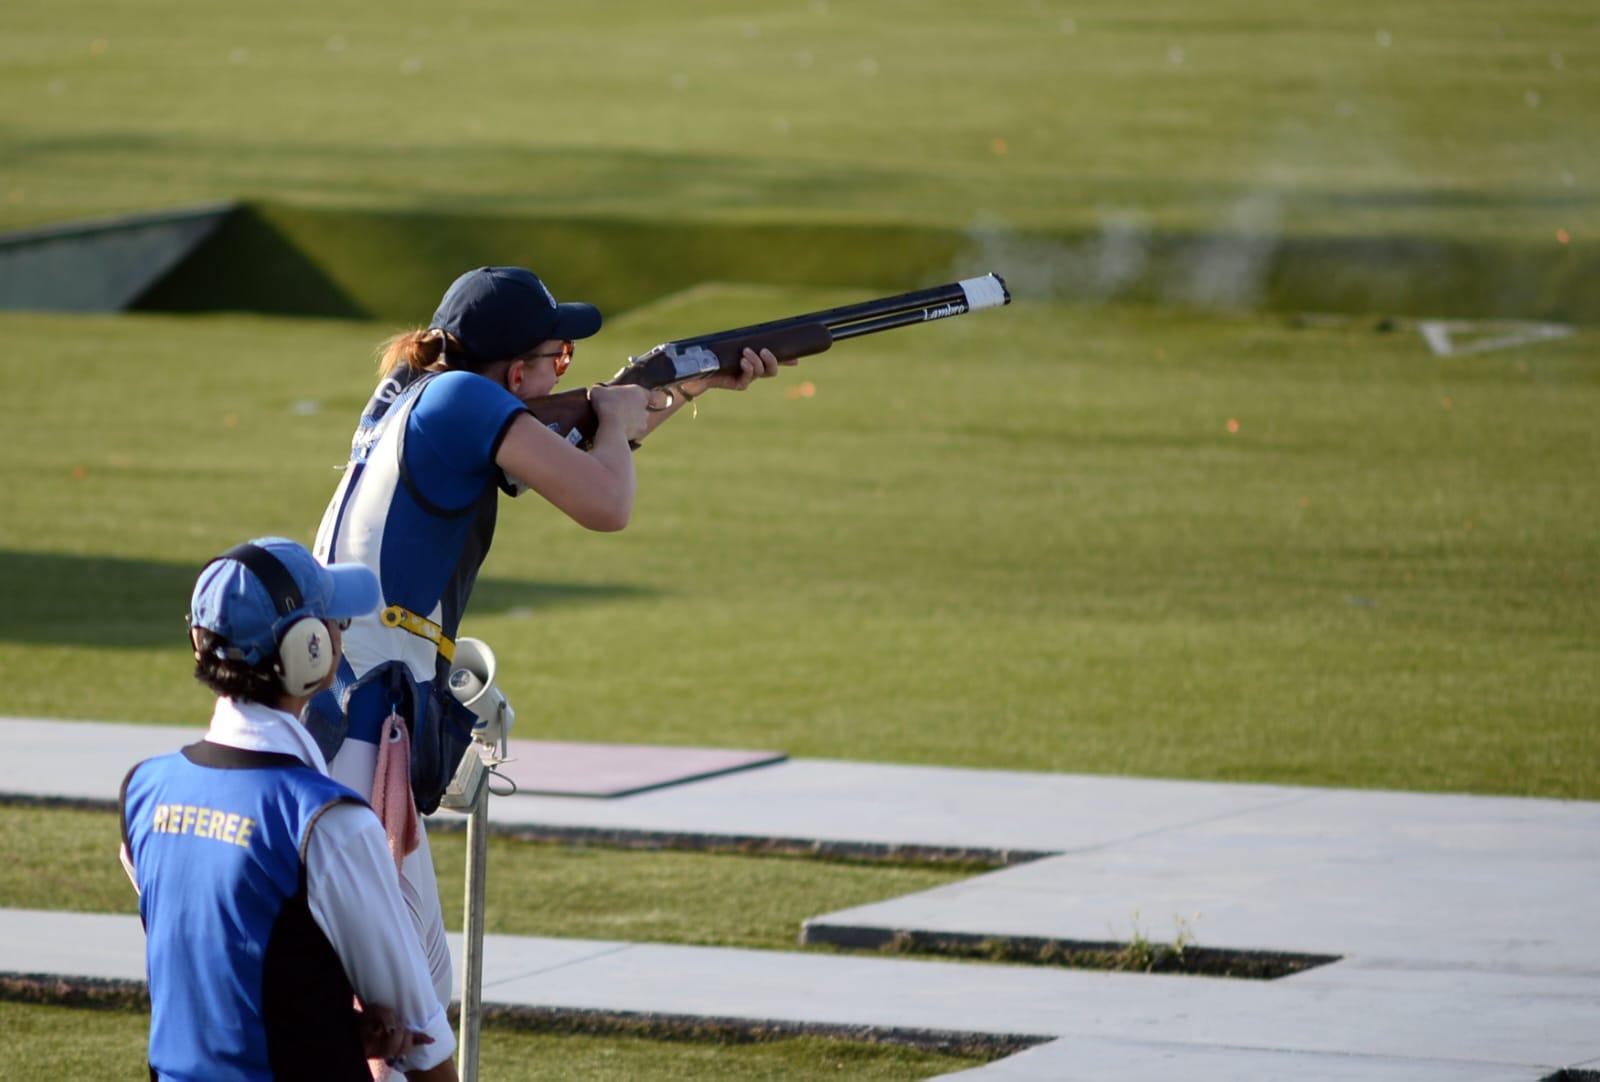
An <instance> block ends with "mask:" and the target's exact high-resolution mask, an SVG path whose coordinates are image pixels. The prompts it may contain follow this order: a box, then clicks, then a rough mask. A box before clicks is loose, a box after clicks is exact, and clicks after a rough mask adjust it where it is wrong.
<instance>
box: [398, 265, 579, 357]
mask: <svg viewBox="0 0 1600 1082" xmlns="http://www.w3.org/2000/svg"><path fill="white" fill-rule="evenodd" d="M428 329H429V330H443V331H449V332H450V333H451V334H453V335H455V336H456V338H457V339H458V340H459V341H460V342H461V344H462V346H464V347H465V348H466V351H467V359H468V360H470V361H475V362H477V363H478V364H489V363H490V362H492V361H508V360H510V359H512V358H513V357H520V356H522V355H523V354H524V353H527V352H528V351H529V350H531V349H532V348H533V347H534V346H536V345H538V344H539V343H540V342H543V341H545V340H546V339H549V338H561V339H578V338H588V337H589V336H590V335H592V334H594V333H595V332H596V331H598V330H599V329H600V309H598V308H596V307H595V306H594V305H592V304H583V303H581V302H576V303H568V304H557V303H556V299H555V297H553V296H551V295H550V290H549V289H547V288H546V287H545V284H544V283H543V282H541V281H539V277H538V275H536V274H534V273H533V272H532V271H528V270H523V269H522V268H521V267H479V268H478V269H477V270H470V271H468V272H467V273H465V274H463V275H462V276H461V277H460V278H457V279H456V280H455V281H454V282H452V283H451V284H450V288H449V289H447V290H446V291H445V294H444V299H442V300H441V301H440V302H439V310H438V311H437V312H435V313H433V321H432V322H431V323H429V324H428Z"/></svg>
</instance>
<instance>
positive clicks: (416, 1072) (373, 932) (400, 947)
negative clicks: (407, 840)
mask: <svg viewBox="0 0 1600 1082" xmlns="http://www.w3.org/2000/svg"><path fill="white" fill-rule="evenodd" d="M377 605H378V584H377V581H376V579H375V578H374V576H373V574H372V572H371V571H369V570H367V569H366V568H365V567H362V566H360V565H353V564H336V565H333V566H331V567H325V566H323V565H322V564H319V563H318V562H317V561H316V559H315V558H313V557H312V555H311V553H310V552H308V551H307V550H306V549H305V548H304V547H303V546H301V545H298V544H295V543H294V542H292V541H287V540H284V539H282V538H264V539H260V540H257V541H254V542H251V543H248V544H244V545H240V546H238V547H236V548H233V549H230V550H229V551H227V552H225V553H223V554H222V555H221V556H219V557H217V558H216V559H215V560H213V561H211V562H210V563H209V564H207V565H206V566H205V568H204V569H202V570H201V572H200V577H199V580H198V581H197V582H196V584H195V588H194V594H193V597H192V599H191V602H190V610H189V624H190V641H191V645H192V646H193V648H194V657H195V676H196V678H197V679H198V680H199V681H200V682H201V683H203V684H205V685H206V686H207V687H209V688H210V689H211V690H212V691H214V692H216V695H217V701H216V707H215V709H214V711H213V713H212V715H211V727H210V729H209V730H208V731H207V733H206V735H205V738H204V739H202V740H200V741H199V742H197V743H194V744H190V745H189V746H188V747H185V748H183V749H182V750H181V751H178V752H175V753H173V754H171V755H165V756H161V757H159V758H155V759H149V760H146V761H145V762H142V763H140V764H139V765H137V766H135V767H134V768H133V769H132V770H131V771H129V773H128V776H127V778H126V780H125V781H124V782H123V787H122V796H121V801H120V803H121V808H122V836H123V850H122V859H123V863H124V865H125V866H126V868H127V870H128V875H129V877H130V878H131V879H132V880H133V883H134V886H135V888H136V889H137V890H138V892H139V915H140V917H141V919H142V920H143V921H144V926H145V935H146V974H147V978H148V981H149V987H150V1007H151V1017H150V1046H149V1060H150V1077H151V1078H152V1079H171V1080H195V1082H200V1080H204V1082H234V1080H238V1082H256V1080H269V1079H328V1080H346V1079H348V1080H349V1082H371V1078H372V1074H371V1072H370V1070H369V1067H368V1064H367V1058H368V1056H372V1057H374V1058H378V1059H386V1060H388V1061H389V1063H390V1064H391V1065H393V1066H395V1067H396V1068H398V1069H399V1070H401V1071H403V1072H405V1075H406V1077H407V1078H409V1079H413V1080H427V1082H436V1080H445V1082H448V1080H453V1079H455V1078H456V1071H455V1067H454V1065H453V1064H452V1062H451V1059H450V1056H451V1053H452V1052H453V1051H454V1049H455V1040H454V1038H453V1037H452V1035H451V1032H450V1027H449V1025H448V1023H447V1021H446V1018H445V1011H444V1007H443V1005H442V1004H441V1003H440V1002H439V998H438V996H437V994H436V993H435V991H434V986H433V981H432V980H431V979H430V977H429V973H428V966H427V962H426V961H425V960H424V958H423V954H422V949H421V946H420V945H419V943H418V940H417V933H416V930H415V927H414V923H413V921H412V919H411V917H410V915H409V914H408V913H407V911H406V907H405V904H404V903H403V902H402V900H401V896H400V889H399V882H398V877H397V876H396V874H395V866H394V861H393V859H392V858H391V857H390V855H389V851H388V848H387V842H386V839H385V836H384V832H383V828H382V827H381V826H380V825H379V823H378V819H377V816H376V815H374V814H373V812H372V809H371V808H370V807H369V806H368V805H367V803H366V802H365V801H364V800H362V799H361V797H359V796H357V795H356V794H355V793H354V792H352V791H351V790H349V789H348V788H346V787H345V786H343V785H341V784H339V783H338V782H336V781H334V780H333V779H332V778H331V777H329V776H328V764H327V762H326V761H325V760H324V758H323V755H322V753H321V751H320V750H319V749H318V747H317V744H316V742H315V741H314V740H312V739H311V737H310V734H308V733H307V731H306V730H305V728H304V727H303V726H302V725H301V724H300V722H299V720H298V718H299V714H300V711H301V708H302V707H303V706H304V705H305V703H306V701H307V700H308V699H309V698H310V697H311V696H312V695H314V694H316V693H317V692H318V691H320V690H322V689H323V688H324V687H326V686H327V685H328V683H329V682H330V681H331V680H332V678H333V674H334V672H335V669H336V666H337V664H338V661H339V657H340V648H341V641H340V633H341V630H342V625H345V624H348V622H349V620H350V619H351V618H352V617H356V616H360V615H363V614H365V613H368V612H371V611H373V610H374V609H375V608H376V607H377ZM358 997H359V1000H360V1003H361V1004H362V1005H363V1009H358V1008H357V1006H356V1000H357V998H358Z"/></svg>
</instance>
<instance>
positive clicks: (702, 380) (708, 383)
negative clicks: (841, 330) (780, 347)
mask: <svg viewBox="0 0 1600 1082" xmlns="http://www.w3.org/2000/svg"><path fill="white" fill-rule="evenodd" d="M798 363H799V362H798V361H793V360H789V361H780V360H778V358H777V357H775V356H773V353H772V350H770V349H764V350H762V351H761V352H760V353H757V352H756V351H755V350H753V349H747V350H745V351H744V353H743V354H741V355H740V357H739V373H738V375H735V374H734V373H732V372H716V373H713V374H712V375H709V376H700V377H697V378H695V379H686V380H684V381H683V382H682V383H680V384H679V385H678V386H680V387H681V388H683V391H684V393H685V394H687V395H688V396H690V397H691V398H698V397H699V396H700V395H701V394H702V393H704V392H706V391H709V390H712V389H721V390H724V391H742V390H744V389H745V388H746V387H748V386H750V385H751V384H752V383H754V382H755V381H756V380H758V379H767V378H769V377H771V376H776V375H777V374H778V366H779V365H784V366H785V367H788V366H791V365H795V364H798Z"/></svg>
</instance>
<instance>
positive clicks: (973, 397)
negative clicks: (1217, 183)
mask: <svg viewBox="0 0 1600 1082" xmlns="http://www.w3.org/2000/svg"><path fill="white" fill-rule="evenodd" d="M837 299H838V297H837V296H836V295H830V294H820V293H802V292H781V291H771V290H757V291H741V290H738V289H732V288H729V289H722V290H709V291H699V292H697V293H695V294H694V295H693V296H691V297H689V298H687V299H685V300H684V301H683V302H682V303H680V304H678V305H671V306H659V307H657V308H654V309H652V310H650V311H648V312H645V313H641V314H640V315H639V316H638V317H636V318H632V319H622V320H619V321H617V322H616V323H615V324H613V326H612V327H611V329H610V330H608V331H607V332H606V334H605V335H604V336H603V338H602V339H601V340H600V341H599V342H597V343H595V344H593V345H590V344H585V346H584V348H583V350H581V351H580V353H579V358H580V361H581V362H582V364H583V368H582V371H581V372H580V373H579V375H580V376H581V377H583V378H589V377H597V376H600V375H602V374H604V373H605V372H606V371H607V370H608V368H609V366H610V365H611V364H613V363H615V362H614V360H610V359H607V358H608V357H609V358H615V357H617V356H619V355H621V354H623V353H626V352H628V351H630V350H636V349H637V348H638V346H639V344H642V343H648V342H652V341H655V340H657V339H659V338H661V337H665V336H669V335H671V334H682V333H685V332H686V331H689V330H693V329H695V328H699V327H704V326H708V325H711V326H714V325H717V324H719V323H724V322H730V321H737V320H744V319H747V318H755V317H757V316H759V315H761V314H770V313H776V312H783V311H786V310H792V309H798V308H805V307H816V306H820V305H823V304H825V303H828V302H830V301H834V300H837ZM378 330H379V328H375V327H373V326H371V325H366V324H343V323H336V322H330V321H299V322H295V321H269V320H256V319H243V318H202V319H181V318H170V317H133V318H120V319H82V318H67V317H55V316H23V315H17V316H8V317H4V318H0V334H3V335H5V336H7V337H8V338H10V339H12V340H15V339H18V338H23V339H26V340H29V341H31V342H35V343H37V345H36V347H35V348H34V349H33V350H31V351H29V352H28V353H27V354H22V353H11V354H8V355H6V357H5V358H4V359H3V360H0V372H3V374H4V378H5V379H6V381H7V384H8V386H9V387H11V388H12V393H11V394H10V395H8V396H7V397H6V398H5V399H4V401H3V402H0V425H3V427H4V430H5V431H6V432H7V433H9V434H10V435H9V451H10V453H9V454H8V455H7V457H6V458H5V459H4V461H3V462H0V478H3V479H4V487H5V490H6V491H7V493H8V494H9V497H10V506H11V509H12V513H11V514H10V515H8V516H7V517H6V518H5V520H4V521H3V523H0V553H3V555H0V576H4V582H3V585H4V589H5V593H6V595H7V596H8V597H11V598H13V602H12V604H13V616H14V619H13V620H12V621H11V623H10V625H9V631H8V632H7V633H6V634H5V636H4V637H3V640H0V667H3V668H4V670H5V671H6V672H10V673H17V674H22V673H26V674H27V678H26V679H13V680H10V681H7V682H6V683H5V684H4V690H3V691H0V711H3V712H6V713H16V714H40V713H42V714H48V715H58V716H68V717H88V718H117V719H121V718H125V719H130V720H140V721H163V722H174V721H185V720H187V721H199V720H203V718H204V716H205V714H206V711H207V706H206V701H207V700H206V697H205V695H204V694H203V692H202V691H201V689H199V688H198V687H197V686H195V685H193V684H192V683H191V682H190V681H189V680H188V676H187V672H188V662H187V657H186V654H185V650H184V647H183V645H182V641H183V640H182V634H183V633H182V613H183V611H184V606H185V602H186V597H187V592H188V589H189V584H190V583H191V582H192V576H193V573H194V568H195V567H196V566H198V565H199V564H200V563H201V562H202V561H203V560H204V559H206V558H207V557H208V556H209V555H210V554H211V553H213V552H216V551H219V550H220V549H221V548H223V547H225V546H226V545H227V544H229V543H231V542H232V541H234V540H236V539H238V538H239V537H242V536H246V535H250V534H261V533H283V534H287V535H289V536H294V537H299V538H302V539H304V540H308V541H309V540H310V536H311V532H312V531H313V529H314V526H315V523H316V520H317V518H318V517H319V515H320V513H321V508H322V505H323V503H324V501H325V499H326V498H327V494H328V493H329V492H331V490H332V487H333V484H334V481H335V479H336V476H337V475H336V474H335V472H334V470H333V467H334V466H335V465H336V464H337V463H338V462H339V460H340V459H341V457H342V448H343V447H344V445H345V440H346V438H347V433H348V429H349V428H350V427H351V424H352V420H351V419H352V417H353V416H354V414H355V413H356V412H357V411H358V410H359V406H360V402H361V401H362V399H363V397H364V395H365V393H366V389H367V387H368V384H369V382H370V380H371V376H372V372H371V369H370V367H369V364H368V350H369V347H370V345H371V343H372V341H373V340H374V339H375V338H376V337H377V333H376V332H377V331H378ZM806 381H809V382H810V383H811V384H812V386H813V388H814V394H813V395H812V396H811V397H790V393H791V392H793V391H795V390H797V389H798V388H799V387H800V386H801V384H802V383H803V382H806ZM1597 389H1600V373H1597V370H1596V368H1595V366H1594V364H1593V351H1592V346H1591V345H1590V342H1589V338H1588V336H1587V335H1586V334H1580V335H1579V336H1577V337H1575V338H1571V339H1567V340H1565V341H1561V342H1554V343H1545V344H1540V345H1537V346H1533V347H1528V348H1526V349H1523V350H1512V351H1506V352H1500V353H1492V354H1484V355H1477V356H1468V357H1462V358H1453V359H1437V358H1434V357H1432V356H1431V355H1429V353H1428V352H1427V350H1426V348H1425V347H1424V345H1423V343H1422V341H1421V339H1420V337H1419V336H1417V335H1416V334H1415V333H1414V332H1409V331H1407V332H1394V333H1381V332H1378V331H1375V330H1374V329H1373V328H1372V326H1371V325H1370V323H1365V324H1363V323H1352V324H1349V325H1342V326H1331V327H1314V328H1307V329H1296V328H1295V327H1294V326H1292V325H1291V324H1290V323H1289V322H1287V321H1285V320H1282V319H1278V318H1267V317H1248V316H1203V315H1196V314H1193V313H1181V312H1174V311H1168V310H1158V309H1145V308H1109V309H1108V308H1074V307H1067V306H1051V305H1020V306H1016V307H1013V308H1012V309H1009V310H1006V311H1003V312H999V313H981V314H980V315H977V316H973V317H971V318H969V319H965V320H958V321H955V322H952V323H946V324H941V325H939V326H935V327H929V328H917V329H913V330H909V331H905V332H902V333H899V334H897V335H886V336H881V337H878V338H874V339H865V340H862V341H860V342H856V343H849V344H846V345H842V346H840V347H838V348H837V352H835V353H833V354H830V355H826V356H824V357H821V358H818V359H816V360H815V361H814V362H812V363H809V364H808V365H806V366H805V367H803V368H801V369H799V370H797V371H795V372H792V373H786V374H785V375H784V377H783V378H782V379H781V380H777V381H773V382H772V383H771V384H768V385H764V386H762V387H760V388H758V389H756V390H754V391H751V392H749V393H747V394H746V395H745V396H743V397H742V398H735V397H734V396H731V395H720V396H716V397H713V398H711V399H708V400H707V401H705V402H704V404H703V406H702V408H701V410H700V416H699V417H698V418H689V417H687V416H685V417H681V418H679V419H676V420H674V421H673V422H672V424H671V425H670V426H669V427H668V428H666V429H663V430H662V431H661V432H659V433H657V434H656V436H655V437H653V438H652V440H651V441H650V443H649V444H647V446H646V448H645V450H644V451H642V452H641V453H640V456H639V469H640V474H641V482H640V490H641V495H640V499H639V505H638V508H637V510H636V514H635V521H634V524H633V525H632V526H631V527H630V528H629V529H628V530H627V531H625V532H623V533H622V534H618V535H614V536H592V535H591V536H585V535H583V534H582V532H581V531H579V530H578V529H577V528H576V527H573V526H571V525H570V524H568V523H566V522H565V521H562V520H560V519H559V518H558V517H557V516H556V515H555V514H554V513H553V512H551V511H549V510H548V509H547V508H542V507H540V506H539V505H538V504H536V503H535V502H533V501H531V500H524V501H522V502H520V503H518V504H515V505H512V506H510V507H508V508H507V510H506V513H505V514H504V515H502V525H501V528H500V533H499V536H498V538H497V541H496V546H495V550H494V552H493V554H492V555H491V556H490V559H489V562H488V564H487V565H486V567H485V571H484V581H483V583H482V585H481V586H480V590H479V594H478V596H477V598H476V599H475V607H474V610H473V612H472V613H471V614H470V615H469V618H468V622H467V629H468V630H469V631H470V632H471V633H472V634H475V635H477V636H479V637H481V638H484V639H486V640H488V641H489V642H491V643H492V644H493V645H494V646H495V648H496V651H497V652H498V653H499V655H500V656H501V657H502V658H505V659H509V663H508V664H506V665H505V666H504V672H503V683H504V686H505V687H506V689H507V691H508V692H509V694H510V695H511V697H512V699H513V701H514V702H516V703H517V704H518V706H519V715H520V718H521V721H520V724H521V725H522V726H523V727H524V728H523V732H525V733H527V734H528V735H539V736H546V737H554V738H563V739H582V740H617V741H654V742H666V743H682V744H709V745H723V746H735V747H770V748H776V749H780V750H784V751H787V752H789V753H791V754H794V755H804V756H821V757H838V758H851V759H875V760H883V761H897V762H923V763H945V764H959V765H970V766H989V767H1006V768H1012V769H1024V770H1066V771H1087V772H1097V773H1130V774H1145V775H1156V776H1169V777H1202V778H1223V779H1241V780H1254V781H1278V782H1306V783H1312V784H1329V785H1353V786H1373V787H1394V788H1416V789H1440V790H1464V791H1473V792H1499V793H1527V794H1541V795H1551V796H1586V797H1593V796H1595V795H1597V794H1600V775H1597V773H1596V768H1595V765H1594V763H1595V758H1594V756H1593V755H1591V754H1589V752H1590V751H1591V750H1592V748H1593V721H1594V707H1593V703H1594V702H1595V701H1596V692H1597V690H1600V688H1597V673H1600V666H1597V665H1596V654H1597V647H1600V643H1597V641H1596V637H1595V634H1594V629H1595V627H1596V626H1597V625H1596V615H1597V613H1596V609H1597V603H1596V592H1595V587H1596V581H1597V577H1600V563H1597V560H1596V558H1595V550H1594V545H1593V539H1594V537H1595V536H1596V535H1597V529H1596V527H1597V525H1600V523H1597V516H1600V512H1597V511H1596V509H1595V506H1594V504H1593V502H1592V501H1590V500H1587V499H1585V498H1584V493H1585V492H1586V491H1587V490H1588V488H1589V487H1590V486H1591V484H1592V477H1593V467H1594V464H1595V463H1596V462H1597V461H1600V433H1597V430H1596V428H1595V426H1594V424H1593V417H1594V416H1595V409H1596V398H1597ZM311 403H315V406H313V405H311ZM313 409H314V410H315V412H307V411H311V410H313ZM1230 420H1232V421H1234V422H1236V423H1237V427H1238V430H1237V432H1232V433H1230V431H1229V428H1228V426H1229V422H1230ZM263 463H269V464H270V468H267V469H263ZM87 673H93V674H94V678H92V679H86V678H85V676H84V674H87Z"/></svg>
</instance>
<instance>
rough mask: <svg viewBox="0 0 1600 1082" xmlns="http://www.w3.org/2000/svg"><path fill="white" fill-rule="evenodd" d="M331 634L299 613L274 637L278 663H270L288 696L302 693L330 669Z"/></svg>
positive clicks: (313, 620) (317, 621)
mask: <svg viewBox="0 0 1600 1082" xmlns="http://www.w3.org/2000/svg"><path fill="white" fill-rule="evenodd" d="M333 656H334V654H333V635H332V633H331V632H330V631H329V630H328V625H326V624H324V623H323V622H322V621H321V620H318V619H317V618H316V617H314V616H303V617H301V618H300V619H298V620H296V621H295V622H294V623H292V624H290V625H289V626H288V627H287V628H285V629H284V631H283V634H281V635H279V636H278V663H277V665H275V666H273V668H274V669H275V670H276V671H277V673H278V675H279V676H280V677H282V678H283V686H284V690H286V691H287V692H288V693H289V694H290V695H294V696H300V695H305V694H307V693H308V692H310V691H311V690H312V689H313V688H315V687H316V686H317V685H318V684H320V683H322V681H323V680H325V679H327V676H328V674H329V673H330V672H332V671H333Z"/></svg>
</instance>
